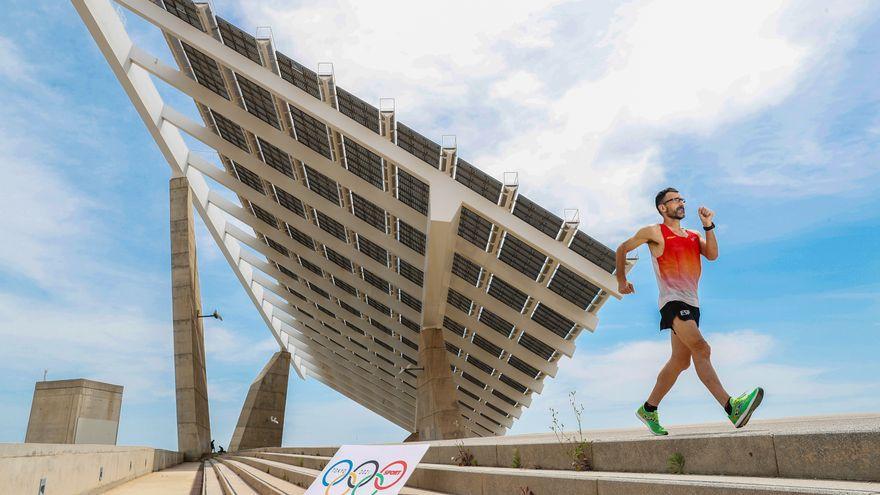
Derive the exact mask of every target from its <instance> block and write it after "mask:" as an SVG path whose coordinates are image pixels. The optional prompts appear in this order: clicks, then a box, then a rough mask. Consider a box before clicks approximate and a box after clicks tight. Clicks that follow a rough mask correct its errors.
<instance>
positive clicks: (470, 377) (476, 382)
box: [461, 372, 486, 389]
mask: <svg viewBox="0 0 880 495" xmlns="http://www.w3.org/2000/svg"><path fill="white" fill-rule="evenodd" d="M461 377H462V378H464V379H465V380H467V381H469V382H471V383H473V384H474V385H476V386H478V387H480V388H481V389H484V388H486V384H485V383H483V382H481V381H480V380H478V379H477V377H475V376H474V375H471V374H469V373H467V372H462V374H461Z"/></svg>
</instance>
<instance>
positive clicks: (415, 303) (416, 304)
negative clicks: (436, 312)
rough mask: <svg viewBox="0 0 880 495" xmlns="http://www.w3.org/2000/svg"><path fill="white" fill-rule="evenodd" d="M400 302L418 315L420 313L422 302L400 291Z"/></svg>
mask: <svg viewBox="0 0 880 495" xmlns="http://www.w3.org/2000/svg"><path fill="white" fill-rule="evenodd" d="M400 302H402V303H403V304H406V305H407V306H409V307H410V308H412V309H414V310H416V311H418V312H419V313H421V312H422V301H419V300H418V299H416V298H415V297H413V296H411V295H409V294H408V293H406V292H404V291H402V290H401V291H400Z"/></svg>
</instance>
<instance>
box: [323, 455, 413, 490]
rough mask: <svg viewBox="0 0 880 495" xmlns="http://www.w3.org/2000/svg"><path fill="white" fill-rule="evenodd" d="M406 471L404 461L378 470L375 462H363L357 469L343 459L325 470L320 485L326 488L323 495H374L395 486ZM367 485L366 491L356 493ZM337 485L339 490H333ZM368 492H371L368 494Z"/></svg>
mask: <svg viewBox="0 0 880 495" xmlns="http://www.w3.org/2000/svg"><path fill="white" fill-rule="evenodd" d="M406 471H407V465H406V461H403V460H396V461H392V462H389V463H388V464H387V465H386V466H385V467H383V468H382V469H379V462H378V461H375V460H372V461H364V462H362V463H361V464H360V465H359V466H358V467H354V463H353V462H352V461H351V460H349V459H343V460H340V461H337V462H336V463H335V464H333V465H332V466H330V468H329V469H327V470H326V472H325V473H324V476H323V477H322V478H321V484H322V485H324V486H325V487H327V488H326V489H325V490H324V495H358V493H360V494H362V495H376V494H377V493H379V492H382V491H384V490H387V489H389V488H391V487H392V486H394V485H396V484H397V483H398V482H399V481H400V480H401V479H403V478H404V477H405V475H406ZM371 481H372V483H370V482H371ZM343 482H344V483H343ZM368 484H370V485H371V486H369V487H367V488H366V490H367V491H364V490H361V491H358V489H360V488H361V487H364V486H366V485H368ZM337 485H339V488H338V489H334V487H335V486H337ZM337 490H343V491H337ZM369 490H373V491H372V492H369Z"/></svg>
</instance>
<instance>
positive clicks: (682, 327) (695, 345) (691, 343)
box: [672, 316, 730, 408]
mask: <svg viewBox="0 0 880 495" xmlns="http://www.w3.org/2000/svg"><path fill="white" fill-rule="evenodd" d="M672 328H673V329H674V330H675V334H676V335H677V336H678V338H679V339H681V341H682V343H684V345H685V346H687V348H688V349H689V350H690V351H691V358H692V359H693V361H694V368H696V370H697V376H698V377H700V381H701V382H703V385H705V386H706V388H707V389H709V392H710V393H711V394H712V396H714V397H715V400H717V401H718V403H719V404H721V407H724V408H726V407H727V401H728V399H729V398H730V395H728V394H727V391H725V390H724V387H722V386H721V381H720V380H719V379H718V374H717V373H715V368H714V367H713V366H712V361H711V359H710V357H711V354H712V349H711V348H710V347H709V343H708V342H706V339H704V338H703V334H701V333H700V329H699V328H697V323H696V322H695V321H693V320H682V319H680V318H679V317H677V316H676V317H675V319H673V320H672Z"/></svg>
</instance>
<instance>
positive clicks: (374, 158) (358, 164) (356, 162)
mask: <svg viewBox="0 0 880 495" xmlns="http://www.w3.org/2000/svg"><path fill="white" fill-rule="evenodd" d="M342 140H343V143H344V145H345V164H346V167H347V168H348V171H349V172H351V173H353V174H354V175H357V176H358V177H360V178H361V179H364V180H365V181H367V182H369V183H370V184H372V185H374V186H375V187H377V188H379V189H382V190H384V189H385V178H384V176H383V173H382V159H381V158H379V155H377V154H375V153H373V152H372V151H370V150H368V149H367V148H364V147H363V146H361V145H359V144H357V143H356V142H354V141H353V140H351V139H349V138H347V137H343V138H342Z"/></svg>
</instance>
